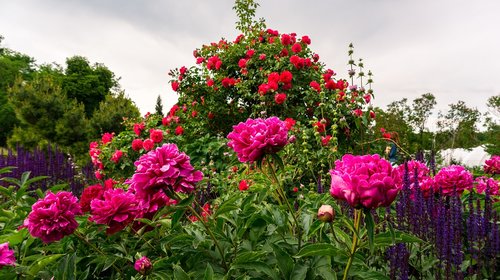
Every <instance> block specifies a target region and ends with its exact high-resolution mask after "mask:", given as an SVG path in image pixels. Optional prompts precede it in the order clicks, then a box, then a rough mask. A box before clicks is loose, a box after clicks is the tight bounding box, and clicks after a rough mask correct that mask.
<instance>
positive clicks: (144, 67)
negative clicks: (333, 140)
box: [0, 0, 500, 113]
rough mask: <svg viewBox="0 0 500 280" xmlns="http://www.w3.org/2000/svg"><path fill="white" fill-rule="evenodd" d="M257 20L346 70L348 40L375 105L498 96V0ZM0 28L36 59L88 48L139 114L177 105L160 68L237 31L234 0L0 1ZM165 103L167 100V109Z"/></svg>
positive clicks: (279, 7)
mask: <svg viewBox="0 0 500 280" xmlns="http://www.w3.org/2000/svg"><path fill="white" fill-rule="evenodd" d="M260 4H261V6H260V7H259V9H258V11H257V16H258V17H264V18H265V19H266V23H267V25H268V27H270V28H273V29H277V30H279V31H280V32H296V33H297V34H299V35H309V36H310V37H311V39H312V45H311V47H312V48H313V50H314V51H316V52H317V53H318V54H319V55H320V56H321V60H322V61H323V62H325V63H326V64H327V66H328V67H330V68H332V69H334V70H335V71H337V72H338V73H339V76H345V75H344V73H345V71H346V69H347V65H346V62H347V55H346V53H347V46H348V44H349V43H351V42H353V43H354V45H355V55H356V56H357V57H362V58H364V61H365V65H366V67H367V68H368V69H371V70H372V71H373V73H374V75H375V76H374V79H375V84H374V88H375V96H376V98H375V100H374V102H375V105H377V106H381V107H384V106H385V105H386V104H388V103H389V102H391V101H394V100H399V99H401V98H403V97H406V98H408V99H409V100H413V99H414V98H416V97H418V96H420V95H421V94H423V93H426V92H432V93H433V94H434V95H436V97H437V101H438V106H439V108H438V109H441V110H446V109H447V106H448V104H450V103H455V102H457V101H458V100H463V101H465V102H466V103H467V104H468V105H469V106H471V107H477V108H479V109H480V110H481V111H486V109H485V108H486V106H485V103H486V100H487V98H488V97H490V96H492V95H496V94H499V93H500V86H499V85H498V81H497V79H498V77H499V76H500V52H499V51H498V50H500V36H498V35H497V34H498V31H497V28H498V27H499V26H500V17H498V15H497V12H498V11H499V10H500V2H498V1H494V0H480V1H475V2H470V1H452V0H440V1H431V0H422V1H394V0H376V1H373V0H372V1H370V0H363V1H361V0H360V1H326V0H317V1H301V0H292V1H284V0H276V1H260ZM0 6H1V7H2V9H1V10H0V34H2V35H4V36H5V37H6V40H5V44H6V45H7V46H8V47H11V48H13V49H16V50H19V51H21V52H24V53H26V54H29V55H31V56H33V57H35V58H36V59H37V60H38V62H40V63H41V62H47V63H49V62H52V61H56V62H58V63H64V60H65V58H66V57H68V56H72V55H85V56H87V57H88V58H89V59H90V60H91V61H96V62H102V63H104V64H106V65H107V66H108V67H109V68H110V69H111V70H112V71H114V72H115V73H116V74H117V75H118V76H121V77H122V80H121V84H122V87H123V88H124V89H125V90H126V92H127V93H128V95H129V96H130V97H131V98H132V99H133V100H134V101H135V102H136V104H137V105H138V106H139V107H140V108H141V111H143V113H145V112H147V111H150V110H154V104H155V101H156V96H157V95H159V94H160V95H161V96H162V97H163V100H164V101H166V103H167V105H168V106H169V105H171V104H173V103H174V102H175V100H176V96H175V93H174V92H172V91H171V89H170V87H169V85H168V77H167V75H166V74H167V72H168V71H169V70H170V69H173V68H176V67H180V66H182V65H186V66H189V65H193V64H194V59H193V57H192V50H194V49H195V48H197V47H200V46H201V45H202V44H207V43H210V42H212V41H218V40H219V39H220V38H221V37H225V38H228V39H233V38H234V37H235V36H236V35H237V34H238V32H237V31H236V30H235V27H234V26H235V25H234V22H235V21H236V16H235V14H234V11H233V10H232V9H231V8H232V6H233V1H230V0H217V1H200V0H198V1H196V0H183V1H159V0H155V1H138V0H136V1H118V0H113V1H98V0H91V1H83V0H80V1H62V0H46V1H34V0H32V1H27V0H26V1H24V0H19V1H7V0H0ZM168 106H167V107H168Z"/></svg>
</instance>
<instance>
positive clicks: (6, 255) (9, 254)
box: [0, 242, 16, 268]
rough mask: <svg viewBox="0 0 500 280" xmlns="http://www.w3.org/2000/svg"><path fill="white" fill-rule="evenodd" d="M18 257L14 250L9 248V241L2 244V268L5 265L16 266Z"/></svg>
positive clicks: (0, 265)
mask: <svg viewBox="0 0 500 280" xmlns="http://www.w3.org/2000/svg"><path fill="white" fill-rule="evenodd" d="M15 263H16V257H15V256H14V250H11V249H9V242H5V243H2V244H0V268H2V267H4V266H14V265H15Z"/></svg>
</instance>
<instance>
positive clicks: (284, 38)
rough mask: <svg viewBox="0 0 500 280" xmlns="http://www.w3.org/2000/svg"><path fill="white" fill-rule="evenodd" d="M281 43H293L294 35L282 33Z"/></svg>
mask: <svg viewBox="0 0 500 280" xmlns="http://www.w3.org/2000/svg"><path fill="white" fill-rule="evenodd" d="M281 44H283V45H285V46H286V45H290V44H292V37H290V35H288V34H282V35H281Z"/></svg>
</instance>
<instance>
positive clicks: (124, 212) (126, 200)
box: [89, 189, 142, 235]
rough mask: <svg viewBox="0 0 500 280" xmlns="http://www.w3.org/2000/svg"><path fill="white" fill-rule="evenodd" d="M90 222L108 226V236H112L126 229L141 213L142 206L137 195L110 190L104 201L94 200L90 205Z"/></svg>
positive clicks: (106, 192) (120, 190) (105, 194)
mask: <svg viewBox="0 0 500 280" xmlns="http://www.w3.org/2000/svg"><path fill="white" fill-rule="evenodd" d="M90 208H91V213H92V216H90V218H89V220H91V221H94V222H95V223H96V224H102V225H107V226H108V228H107V229H106V234H108V235H111V234H114V233H116V232H118V231H120V230H122V229H124V228H125V227H126V226H127V225H128V224H129V223H131V222H132V221H133V220H134V219H135V218H136V217H137V216H138V214H139V213H140V211H141V208H142V207H141V205H140V204H139V202H138V201H137V200H136V198H135V195H134V194H132V193H130V192H125V191H124V190H123V189H109V190H106V191H105V192H104V194H103V197H102V199H94V200H92V202H91V203H90Z"/></svg>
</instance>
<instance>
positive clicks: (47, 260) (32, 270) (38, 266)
mask: <svg viewBox="0 0 500 280" xmlns="http://www.w3.org/2000/svg"><path fill="white" fill-rule="evenodd" d="M62 256H64V254H55V255H50V256H44V257H40V258H39V259H38V261H37V262H35V263H33V264H32V265H30V266H29V268H28V274H29V275H31V276H36V275H37V274H38V272H40V271H41V270H42V269H44V268H47V266H49V265H50V264H52V263H53V262H55V261H57V260H58V259H59V258H61V257H62Z"/></svg>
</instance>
